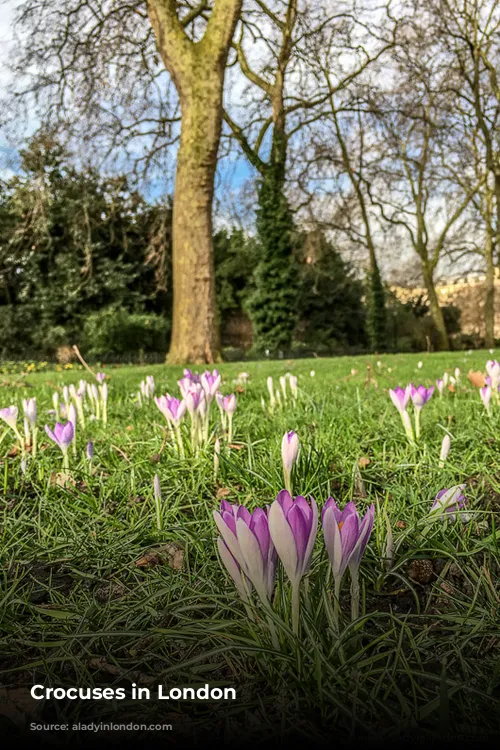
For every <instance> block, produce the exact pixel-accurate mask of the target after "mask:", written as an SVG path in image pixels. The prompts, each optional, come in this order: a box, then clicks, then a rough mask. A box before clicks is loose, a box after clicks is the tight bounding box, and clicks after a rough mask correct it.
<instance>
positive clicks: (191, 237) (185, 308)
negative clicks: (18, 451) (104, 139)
mask: <svg viewBox="0 0 500 750" xmlns="http://www.w3.org/2000/svg"><path fill="white" fill-rule="evenodd" d="M200 73H201V71H200ZM181 106H182V132H181V142H180V147H179V152H178V157H177V173H176V179H175V193H174V203H173V228H172V240H173V257H172V268H173V281H174V305H173V328H172V340H171V343H170V351H169V354H168V361H169V362H170V363H175V364H182V363H185V362H192V363H198V364H199V363H203V362H215V361H217V360H219V359H220V352H219V333H218V321H217V315H216V300H215V279H214V267H213V247H212V200H213V192H214V177H215V170H216V166H217V151H218V147H219V138H220V130H221V117H222V82H220V83H219V82H218V81H209V80H204V79H203V78H201V80H199V91H198V92H197V93H196V94H190V96H189V98H188V101H186V102H182V100H181Z"/></svg>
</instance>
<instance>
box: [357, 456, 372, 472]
mask: <svg viewBox="0 0 500 750" xmlns="http://www.w3.org/2000/svg"><path fill="white" fill-rule="evenodd" d="M369 463H370V459H369V458H367V456H362V457H361V458H360V459H359V461H358V466H359V467H360V469H364V468H365V467H366V466H368V465H369Z"/></svg>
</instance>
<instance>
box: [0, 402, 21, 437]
mask: <svg viewBox="0 0 500 750" xmlns="http://www.w3.org/2000/svg"><path fill="white" fill-rule="evenodd" d="M18 413H19V409H18V408H17V406H6V407H5V409H0V418H1V419H3V421H4V422H5V424H6V425H7V426H8V427H10V429H11V430H14V432H16V433H18V430H17V415H18Z"/></svg>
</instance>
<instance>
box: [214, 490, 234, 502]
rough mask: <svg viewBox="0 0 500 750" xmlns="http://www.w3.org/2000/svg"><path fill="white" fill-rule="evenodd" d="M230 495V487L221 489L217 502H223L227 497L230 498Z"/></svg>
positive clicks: (217, 495) (218, 491) (218, 492)
mask: <svg viewBox="0 0 500 750" xmlns="http://www.w3.org/2000/svg"><path fill="white" fill-rule="evenodd" d="M230 494H231V490H230V489H229V487H219V489H218V490H217V494H216V496H215V497H216V498H217V500H223V499H224V498H225V497H229V495H230Z"/></svg>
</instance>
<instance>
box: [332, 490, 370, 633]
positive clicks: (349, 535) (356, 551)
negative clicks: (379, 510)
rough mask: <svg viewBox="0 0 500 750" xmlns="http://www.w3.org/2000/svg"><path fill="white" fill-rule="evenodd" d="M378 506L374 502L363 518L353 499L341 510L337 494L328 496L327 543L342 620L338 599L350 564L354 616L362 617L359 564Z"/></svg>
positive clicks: (336, 616)
mask: <svg viewBox="0 0 500 750" xmlns="http://www.w3.org/2000/svg"><path fill="white" fill-rule="evenodd" d="M374 516H375V506H374V505H373V504H372V505H371V506H370V507H369V508H368V510H367V512H366V513H365V515H364V517H363V519H361V518H360V516H359V514H358V511H357V509H356V506H355V505H354V503H353V502H349V503H347V505H346V506H345V508H344V509H343V510H340V509H339V507H338V506H337V503H336V502H335V500H334V499H333V497H330V498H328V500H327V501H326V503H325V505H324V506H323V509H322V511H321V519H322V523H323V534H324V537H325V545H326V549H327V552H328V557H329V558H330V564H331V566H332V573H333V579H334V582H335V619H336V621H337V620H338V611H339V610H338V604H339V602H338V600H339V593H340V584H341V581H342V577H343V575H344V573H345V571H346V568H347V567H349V571H350V573H351V582H352V586H351V595H352V598H351V605H352V616H353V619H357V617H358V608H359V585H358V577H359V566H360V563H361V558H362V557H363V553H364V551H365V549H366V545H367V544H368V540H369V538H370V535H371V533H372V529H373V521H374Z"/></svg>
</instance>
